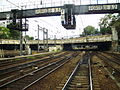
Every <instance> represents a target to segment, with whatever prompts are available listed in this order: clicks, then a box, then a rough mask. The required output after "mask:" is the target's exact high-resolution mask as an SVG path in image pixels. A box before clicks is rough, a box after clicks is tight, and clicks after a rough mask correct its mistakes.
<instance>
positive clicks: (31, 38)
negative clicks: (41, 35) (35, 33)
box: [25, 35, 34, 40]
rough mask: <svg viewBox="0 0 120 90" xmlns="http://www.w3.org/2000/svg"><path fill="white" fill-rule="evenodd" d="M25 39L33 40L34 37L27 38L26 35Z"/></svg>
mask: <svg viewBox="0 0 120 90" xmlns="http://www.w3.org/2000/svg"><path fill="white" fill-rule="evenodd" d="M25 38H26V39H27V40H34V37H30V36H28V35H26V36H25Z"/></svg>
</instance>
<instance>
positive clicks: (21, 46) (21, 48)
mask: <svg viewBox="0 0 120 90" xmlns="http://www.w3.org/2000/svg"><path fill="white" fill-rule="evenodd" d="M6 1H7V2H9V3H11V4H13V5H14V6H16V7H18V8H20V9H21V11H20V12H21V13H20V56H22V50H23V42H22V39H23V37H22V17H23V8H22V6H21V7H19V6H17V5H16V4H14V3H12V2H10V1H9V0H6Z"/></svg>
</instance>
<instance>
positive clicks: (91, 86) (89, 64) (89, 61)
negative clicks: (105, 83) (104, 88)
mask: <svg viewBox="0 0 120 90" xmlns="http://www.w3.org/2000/svg"><path fill="white" fill-rule="evenodd" d="M88 68H89V83H90V90H93V80H92V68H91V59H90V57H89V59H88Z"/></svg>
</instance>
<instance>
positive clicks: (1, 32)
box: [0, 27, 10, 39]
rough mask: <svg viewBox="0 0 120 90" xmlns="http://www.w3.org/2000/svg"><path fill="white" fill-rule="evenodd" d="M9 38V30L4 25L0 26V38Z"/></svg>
mask: <svg viewBox="0 0 120 90" xmlns="http://www.w3.org/2000/svg"><path fill="white" fill-rule="evenodd" d="M9 38H10V30H9V29H8V28H5V27H0V39H9Z"/></svg>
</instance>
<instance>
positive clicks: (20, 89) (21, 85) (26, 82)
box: [0, 54, 76, 90]
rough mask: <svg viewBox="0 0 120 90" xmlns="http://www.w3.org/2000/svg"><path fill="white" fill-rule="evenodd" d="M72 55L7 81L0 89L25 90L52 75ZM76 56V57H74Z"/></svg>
mask: <svg viewBox="0 0 120 90" xmlns="http://www.w3.org/2000/svg"><path fill="white" fill-rule="evenodd" d="M72 56H74V55H73V54H69V55H68V56H66V57H64V58H63V59H60V60H59V61H56V62H52V63H49V64H47V65H46V66H44V67H41V68H38V69H37V70H35V71H33V72H30V73H28V74H25V75H23V76H21V77H19V78H16V79H14V80H12V81H9V82H7V83H5V84H3V85H1V86H0V89H2V90H7V89H9V90H25V89H26V88H28V87H29V86H31V85H32V84H34V83H35V82H37V81H38V80H40V79H42V78H44V77H45V76H47V75H48V74H50V73H52V72H53V71H54V70H56V69H57V68H59V67H60V66H62V65H63V64H65V63H66V62H68V61H69V60H70V59H71V58H72ZM75 56H76V55H75Z"/></svg>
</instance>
